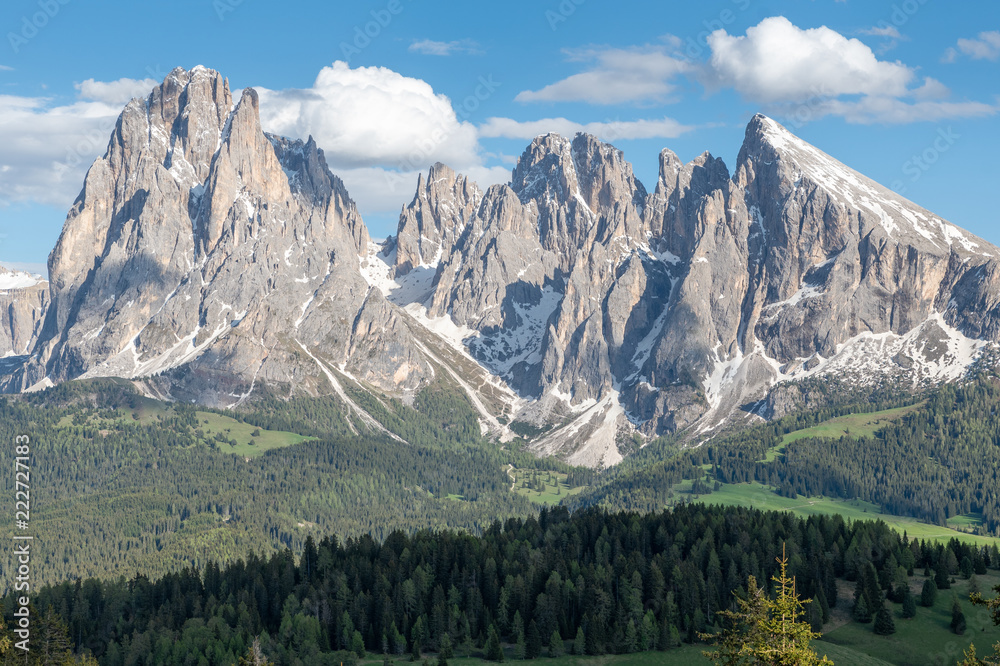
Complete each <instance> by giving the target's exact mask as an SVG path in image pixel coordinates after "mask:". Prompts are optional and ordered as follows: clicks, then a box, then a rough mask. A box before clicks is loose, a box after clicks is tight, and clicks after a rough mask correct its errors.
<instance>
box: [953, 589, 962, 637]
mask: <svg viewBox="0 0 1000 666" xmlns="http://www.w3.org/2000/svg"><path fill="white" fill-rule="evenodd" d="M951 630H952V631H953V632H955V633H956V634H958V635H959V636H961V635H962V634H964V633H965V613H963V612H962V604H960V603H959V602H958V597H955V600H954V601H952V603H951Z"/></svg>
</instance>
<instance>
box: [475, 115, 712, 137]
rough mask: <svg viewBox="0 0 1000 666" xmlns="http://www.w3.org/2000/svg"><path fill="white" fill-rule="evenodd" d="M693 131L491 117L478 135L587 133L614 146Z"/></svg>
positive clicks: (657, 124) (658, 123)
mask: <svg viewBox="0 0 1000 666" xmlns="http://www.w3.org/2000/svg"><path fill="white" fill-rule="evenodd" d="M692 129H694V128H693V127H691V126H690V125H682V124H681V123H679V122H677V121H676V120H673V119H672V118H662V119H660V120H628V121H608V122H593V123H578V122H574V121H572V120H569V119H567V118H543V119H541V120H530V121H517V120H514V119H512V118H490V119H489V120H487V121H486V123H484V124H483V125H481V126H480V128H479V133H480V135H481V136H483V137H501V138H505V139H525V140H530V139H533V138H534V137H536V136H539V135H540V134H547V133H548V132H556V133H557V134H562V135H564V136H573V135H575V134H576V133H577V132H586V133H587V134H593V135H594V136H596V137H598V138H599V139H602V140H603V141H607V142H609V143H613V142H615V141H618V140H627V139H673V138H676V137H678V136H680V135H681V134H684V133H685V132H688V131H690V130H692Z"/></svg>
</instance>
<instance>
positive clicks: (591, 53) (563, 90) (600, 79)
mask: <svg viewBox="0 0 1000 666" xmlns="http://www.w3.org/2000/svg"><path fill="white" fill-rule="evenodd" d="M564 54H565V55H566V57H567V60H569V61H571V62H574V61H575V62H586V63H589V66H588V67H587V69H586V70H585V71H583V72H581V73H579V74H573V75H572V76H569V77H567V78H565V79H562V80H560V81H556V82H555V83H552V84H550V85H547V86H545V87H544V88H541V89H539V90H525V91H522V92H521V93H519V94H518V95H517V97H516V98H515V99H516V100H517V101H518V102H587V103H590V104H606V105H607V104H630V103H636V104H642V103H652V102H657V103H664V102H668V101H670V98H671V96H672V95H673V94H674V92H675V89H676V85H675V80H676V79H677V77H678V76H680V75H681V74H683V73H684V72H687V71H689V70H690V65H689V63H687V62H685V61H684V60H683V59H681V58H676V57H674V56H673V55H671V54H670V53H669V47H668V46H642V47H636V48H631V49H621V48H605V47H592V48H586V49H567V50H565V51H564Z"/></svg>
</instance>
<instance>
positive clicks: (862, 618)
mask: <svg viewBox="0 0 1000 666" xmlns="http://www.w3.org/2000/svg"><path fill="white" fill-rule="evenodd" d="M851 616H852V617H853V618H854V621H855V622H860V623H861V624H868V623H869V622H871V621H872V611H871V609H870V608H868V602H867V601H865V595H861V596H860V597H858V601H857V603H855V604H854V612H853V613H852V614H851Z"/></svg>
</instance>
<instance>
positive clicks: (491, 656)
mask: <svg viewBox="0 0 1000 666" xmlns="http://www.w3.org/2000/svg"><path fill="white" fill-rule="evenodd" d="M483 652H484V657H483V658H484V659H486V661H497V662H500V663H503V648H502V647H501V646H500V635H499V634H498V633H497V628H496V625H495V624H491V625H490V630H489V634H488V636H487V638H486V647H484V648H483Z"/></svg>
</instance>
